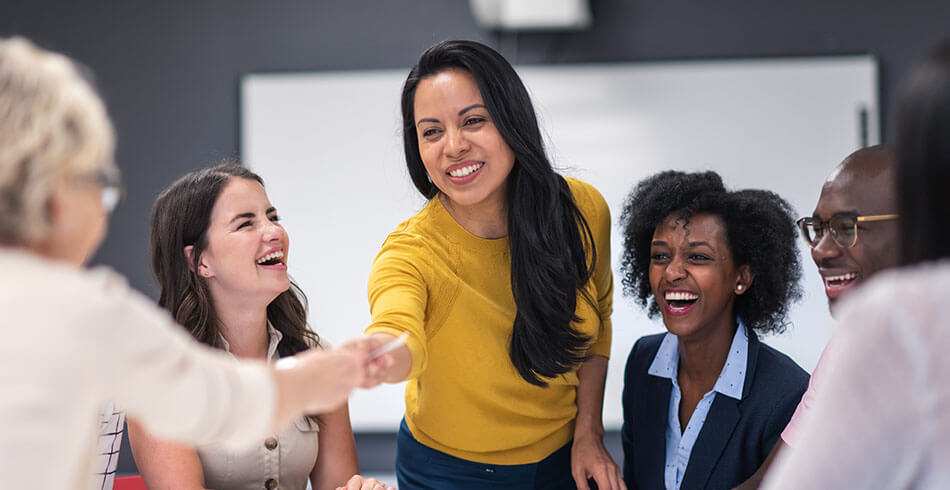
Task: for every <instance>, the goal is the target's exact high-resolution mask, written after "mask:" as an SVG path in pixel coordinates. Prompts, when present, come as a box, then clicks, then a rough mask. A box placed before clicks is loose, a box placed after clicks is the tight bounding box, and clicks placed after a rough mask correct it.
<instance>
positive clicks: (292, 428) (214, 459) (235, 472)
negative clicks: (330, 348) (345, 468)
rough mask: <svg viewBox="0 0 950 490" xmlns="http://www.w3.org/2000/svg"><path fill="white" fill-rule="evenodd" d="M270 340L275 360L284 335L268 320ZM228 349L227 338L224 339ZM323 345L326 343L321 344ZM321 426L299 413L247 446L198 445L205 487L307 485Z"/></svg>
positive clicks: (255, 489)
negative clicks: (261, 438)
mask: <svg viewBox="0 0 950 490" xmlns="http://www.w3.org/2000/svg"><path fill="white" fill-rule="evenodd" d="M267 333H268V335H269V337H270V344H269V345H268V347H267V357H268V359H269V360H270V361H271V362H273V361H275V360H277V359H278V358H279V357H280V355H279V354H278V353H277V345H278V344H279V343H280V340H281V338H282V337H283V335H282V334H281V333H280V331H278V330H277V329H275V328H274V327H273V326H272V325H271V324H270V323H268V324H267ZM221 343H222V345H223V346H224V349H225V350H229V346H228V342H227V341H226V340H224V338H222V339H221ZM321 347H323V346H321ZM318 432H319V428H318V426H317V423H316V422H315V421H314V420H312V419H309V418H307V417H300V418H298V419H297V420H295V421H294V423H293V424H291V425H289V426H288V427H286V428H284V429H283V430H282V431H280V432H279V433H277V434H274V435H272V436H270V437H267V438H265V439H263V440H261V441H258V442H257V443H255V444H254V445H253V446H251V447H248V448H244V449H230V450H229V449H225V448H222V447H220V446H214V445H208V446H199V447H198V457H199V458H200V459H201V468H202V470H203V471H204V477H205V487H207V488H212V489H220V490H223V489H228V490H231V489H234V490H262V489H276V488H280V489H286V490H303V489H305V488H307V481H308V480H309V478H310V472H311V471H313V467H314V465H315V464H316V463H317V448H318V446H319V444H318V437H317V436H318Z"/></svg>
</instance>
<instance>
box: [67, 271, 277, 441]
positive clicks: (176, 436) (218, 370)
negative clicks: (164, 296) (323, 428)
mask: <svg viewBox="0 0 950 490" xmlns="http://www.w3.org/2000/svg"><path fill="white" fill-rule="evenodd" d="M93 275H94V276H95V274H93ZM96 279H98V280H99V281H101V282H98V283H97V284H96V285H101V286H102V288H101V290H100V291H97V293H99V294H95V295H90V298H92V299H91V300H90V302H91V303H93V304H92V305H91V306H93V307H92V308H84V313H83V314H84V315H87V316H88V317H87V318H82V319H80V322H78V324H81V325H84V326H88V330H87V331H86V332H85V335H84V336H83V338H84V341H82V342H83V343H84V344H85V346H86V347H85V349H84V351H85V352H88V353H89V354H90V355H89V358H90V359H94V360H95V361H94V363H95V364H94V365H95V369H96V370H97V371H98V375H97V378H98V379H99V380H102V382H103V389H104V391H105V394H106V395H108V396H110V397H113V398H114V400H115V402H116V405H118V406H120V407H122V409H124V410H126V411H127V412H128V414H129V415H130V416H132V417H135V418H136V419H138V420H139V421H141V422H142V423H143V424H144V425H145V426H146V427H147V428H148V430H149V431H151V432H153V433H154V434H155V435H158V436H160V437H163V438H166V439H171V440H177V441H181V442H187V443H191V444H205V443H211V442H215V443H219V444H224V445H235V444H245V443H250V442H252V441H254V440H256V439H258V438H260V437H263V436H264V435H265V434H266V433H267V432H268V431H269V430H270V429H271V424H272V421H273V417H274V412H275V408H276V407H275V406H276V388H275V386H274V381H273V378H272V376H271V374H270V372H269V370H268V369H267V368H266V366H265V365H264V364H263V363H257V362H238V361H236V360H234V359H233V358H231V357H229V356H226V355H225V354H224V353H222V352H220V351H216V350H213V349H211V348H209V347H206V346H203V345H201V344H198V343H197V342H195V341H194V340H193V339H192V338H191V336H190V335H188V333H187V332H186V331H185V330H184V329H183V328H182V327H181V326H179V325H177V324H175V323H174V322H173V321H172V319H171V318H170V317H169V316H168V314H167V313H166V312H165V311H164V310H161V309H159V308H158V307H156V306H155V305H154V304H152V302H151V301H149V300H148V299H147V298H145V297H144V296H142V295H140V294H139V293H137V292H135V291H133V290H132V289H131V288H130V287H128V285H127V284H126V283H125V281H124V280H122V279H120V278H118V277H117V276H115V275H113V274H111V273H108V274H107V273H103V274H101V276H100V277H99V278H96ZM97 289H98V288H97ZM84 328H85V327H84Z"/></svg>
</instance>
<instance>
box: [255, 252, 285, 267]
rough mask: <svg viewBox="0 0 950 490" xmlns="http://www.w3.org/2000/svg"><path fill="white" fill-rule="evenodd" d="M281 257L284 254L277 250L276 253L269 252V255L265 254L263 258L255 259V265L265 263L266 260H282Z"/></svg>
mask: <svg viewBox="0 0 950 490" xmlns="http://www.w3.org/2000/svg"><path fill="white" fill-rule="evenodd" d="M283 257H284V252H282V251H280V250H278V251H276V252H271V253H269V254H267V255H265V256H263V257H261V258H259V259H257V263H258V264H263V263H264V262H267V261H268V260H274V259H281V258H283Z"/></svg>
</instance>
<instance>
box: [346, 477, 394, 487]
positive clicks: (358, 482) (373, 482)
mask: <svg viewBox="0 0 950 490" xmlns="http://www.w3.org/2000/svg"><path fill="white" fill-rule="evenodd" d="M336 490H396V489H394V488H393V487H389V486H386V485H385V484H384V483H382V482H380V481H379V480H377V479H375V478H364V477H362V476H360V475H353V478H350V479H349V480H348V481H347V482H346V486H345V487H337V488H336Z"/></svg>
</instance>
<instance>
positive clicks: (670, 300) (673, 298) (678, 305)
mask: <svg viewBox="0 0 950 490" xmlns="http://www.w3.org/2000/svg"><path fill="white" fill-rule="evenodd" d="M663 299H664V300H665V301H666V306H667V311H668V312H669V313H672V314H674V315H675V314H685V313H686V312H688V311H689V310H690V308H692V306H693V305H694V304H696V302H697V301H699V295H698V294H696V293H690V292H686V291H667V292H666V294H664V295H663Z"/></svg>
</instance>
